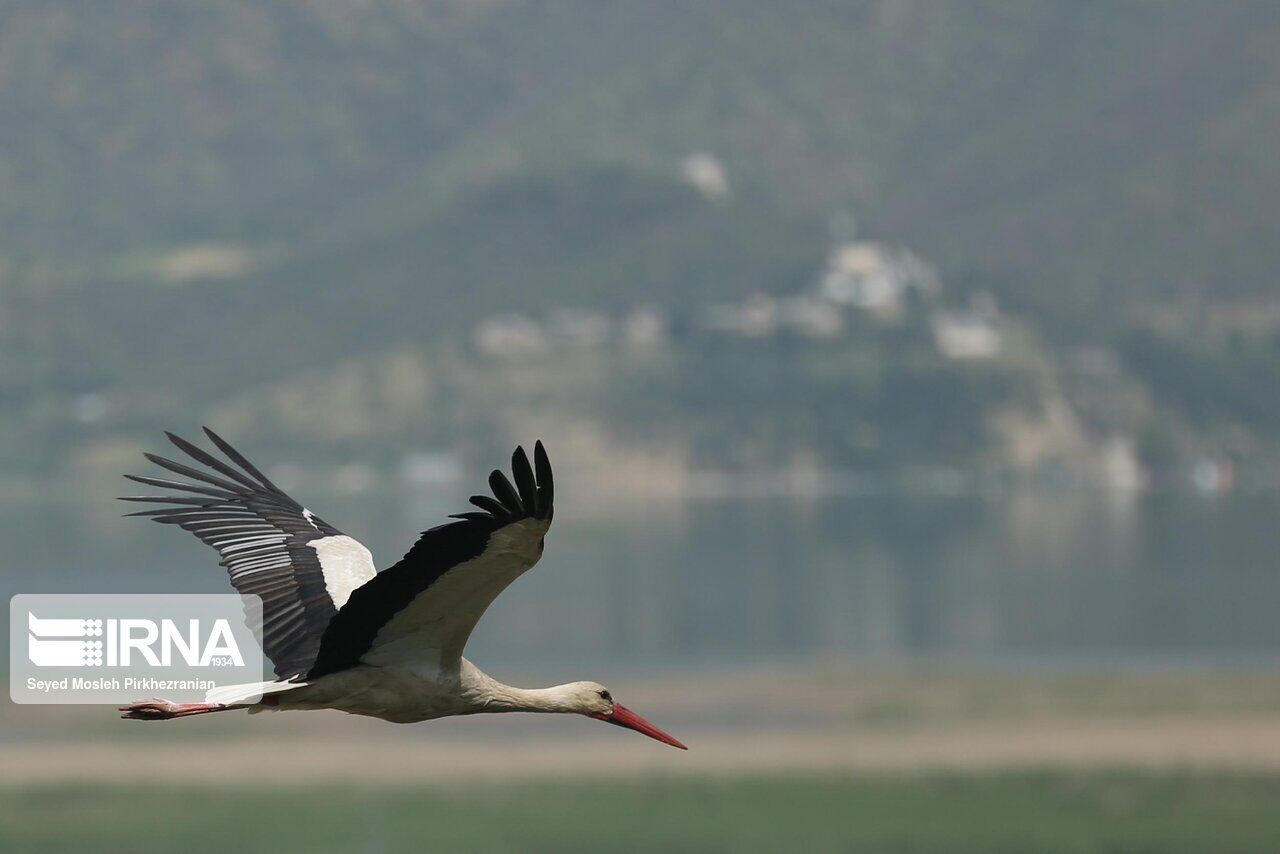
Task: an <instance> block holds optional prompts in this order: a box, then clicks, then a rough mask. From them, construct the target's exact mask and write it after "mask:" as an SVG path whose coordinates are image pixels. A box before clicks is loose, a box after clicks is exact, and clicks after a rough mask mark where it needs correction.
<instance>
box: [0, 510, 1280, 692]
mask: <svg viewBox="0 0 1280 854" xmlns="http://www.w3.org/2000/svg"><path fill="white" fill-rule="evenodd" d="M310 491H314V490H310ZM448 492H449V493H450V495H451V499H452V500H449V501H448V502H446V501H445V500H443V498H442V497H435V498H423V499H419V500H416V501H410V500H406V499H405V497H404V496H398V495H397V496H383V497H381V498H378V499H375V498H371V497H369V496H349V497H347V498H345V499H343V500H340V501H336V502H330V503H329V504H327V505H325V504H321V503H319V502H317V503H315V504H314V505H313V506H315V507H316V508H317V512H318V513H319V514H320V515H321V516H323V517H324V518H326V519H328V520H329V521H330V522H333V523H335V524H337V525H338V526H339V527H341V528H343V529H344V530H346V531H347V532H348V533H350V534H352V535H354V536H357V537H359V538H361V539H363V540H364V541H365V542H366V543H367V544H368V545H369V546H370V548H371V549H372V550H373V552H374V555H375V557H376V558H377V559H378V565H379V566H380V567H385V566H388V565H390V564H391V563H392V562H394V560H396V559H397V558H398V557H399V556H400V554H401V553H403V551H404V550H405V548H407V546H408V545H409V544H410V543H411V541H412V540H413V538H414V537H415V535H416V532H417V531H419V530H421V529H423V528H425V527H429V526H431V525H434V524H437V523H438V522H439V521H440V520H441V519H442V518H443V517H444V515H445V514H447V513H449V512H456V511H458V510H460V509H462V507H461V506H454V505H455V504H456V503H457V501H456V498H453V497H452V493H455V492H460V490H453V489H451V490H448ZM123 509H128V508H121V507H118V506H116V505H115V503H114V502H112V501H110V498H109V493H103V494H102V495H98V494H96V492H95V491H90V492H88V493H86V494H82V495H79V496H78V497H77V498H75V499H74V500H71V499H66V498H60V499H51V498H38V499H37V500H24V501H18V500H15V499H9V500H6V501H5V502H3V504H0V512H2V513H3V516H2V518H0V536H3V542H4V543H5V548H4V552H3V558H2V562H0V590H2V592H4V594H5V596H6V597H7V596H9V595H12V594H13V593H18V592H62V591H81V592H117V591H119V592H157V593H164V592H194V591H203V592H221V591H224V590H227V589H229V588H228V587H227V586H226V581H225V576H224V575H223V571H222V569H221V568H220V567H218V565H217V561H216V556H215V554H214V553H213V552H212V550H209V549H208V548H207V547H205V546H203V545H201V544H200V543H198V542H197V541H196V540H195V539H194V538H193V537H191V536H190V535H188V534H185V533H184V532H181V531H178V530H176V529H173V528H169V527H161V526H158V525H153V524H150V523H147V522H145V521H142V520H135V519H120V518H118V513H119V512H121V510H123ZM1278 520H1280V499H1277V497H1276V496H1273V495H1266V496H1232V497H1227V498H1221V499H1205V498H1200V497H1195V496H1189V495H1152V496H1142V497H1137V498H1130V499H1127V500H1121V499H1114V498H1109V497H1107V496H1105V495H1093V494H1085V493H1062V494H1055V495H1043V494H1032V495H1024V496H1004V497H1001V498H998V499H993V498H978V497H973V496H968V497H963V496H961V497H920V496H879V497H871V496H860V497H833V498H821V499H812V500H806V499H791V498H767V499H766V498H753V499H740V500H730V499H701V500H689V501H667V500H655V501H653V502H647V503H646V502H641V501H634V502H631V503H628V504H620V505H618V506H616V507H610V506H609V504H608V503H607V502H606V503H600V504H599V505H593V506H588V505H587V504H585V503H583V504H579V505H577V506H575V505H574V503H573V502H572V501H569V500H564V501H562V502H561V504H560V506H558V507H557V518H556V524H555V526H554V528H553V529H552V531H551V533H550V534H549V536H548V539H547V551H546V556H545V558H544V559H543V561H542V563H541V564H540V565H539V566H538V567H537V568H536V570H534V572H532V573H531V574H529V575H526V576H525V577H524V578H522V579H521V580H520V581H518V582H516V584H515V585H513V587H512V588H511V589H509V590H508V591H507V592H506V593H505V594H504V595H503V596H502V597H501V598H500V599H499V601H498V602H497V603H496V604H495V605H494V607H493V608H492V609H491V610H490V612H489V614H488V615H487V616H486V618H485V620H484V621H482V623H481V625H480V628H479V629H478V630H477V633H476V635H475V636H474V638H473V640H472V644H471V646H470V647H469V649H468V654H469V655H471V656H473V657H474V658H476V659H478V660H480V661H483V662H485V663H486V664H488V665H490V666H492V665H494V664H507V665H516V666H528V667H534V668H538V669H544V668H549V667H550V668H555V669H556V670H557V671H558V670H559V669H560V668H561V667H562V666H563V668H564V669H565V670H566V672H567V671H572V670H574V665H580V664H592V663H596V664H600V663H607V664H612V665H636V666H662V667H683V666H689V667H700V666H714V665H718V664H744V663H753V662H772V661H784V660H786V661H794V660H797V659H800V660H807V661H808V660H811V661H853V662H864V661H865V662H882V661H898V660H902V659H945V660H948V661H953V660H954V661H961V662H968V663H974V664H986V663H996V664H1002V665H1022V664H1026V665H1027V666H1050V665H1053V666H1077V665H1081V666H1093V665H1098V664H1104V665H1106V664H1127V663H1145V664H1152V663H1155V664H1180V663H1210V664H1220V665H1237V664H1238V665H1257V664H1270V663H1271V662H1273V661H1275V660H1276V656H1277V655H1280V618H1278V617H1277V609H1278V606H1280V558H1278V557H1277V548H1276V545H1277V542H1278V541H1280V525H1278V524H1277V521H1278Z"/></svg>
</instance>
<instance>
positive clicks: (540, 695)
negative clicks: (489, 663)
mask: <svg viewBox="0 0 1280 854" xmlns="http://www.w3.org/2000/svg"><path fill="white" fill-rule="evenodd" d="M567 687H568V686H565V685H554V686H552V687H550V688H517V687H515V686H514V685H504V684H502V683H501V682H497V681H494V682H493V684H492V685H491V686H490V690H489V691H488V696H487V697H486V698H485V700H486V702H485V709H484V710H485V711H486V712H562V713H563V712H572V711H575V709H574V708H572V707H571V706H570V704H569V702H568V701H569V696H568V695H567V694H566V692H565V690H564V689H565V688H567Z"/></svg>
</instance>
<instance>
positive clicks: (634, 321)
mask: <svg viewBox="0 0 1280 854" xmlns="http://www.w3.org/2000/svg"><path fill="white" fill-rule="evenodd" d="M667 335H668V331H667V318H666V317H665V316H664V315H663V314H662V313H661V312H659V311H658V310H657V309H653V308H637V309H635V310H634V311H632V312H631V313H630V314H628V315H627V316H626V317H625V318H624V319H623V321H622V340H623V342H624V343H625V344H626V345H627V346H628V347H635V348H645V347H657V346H660V345H661V344H664V343H665V342H666V340H667Z"/></svg>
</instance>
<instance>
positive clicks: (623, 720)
mask: <svg viewBox="0 0 1280 854" xmlns="http://www.w3.org/2000/svg"><path fill="white" fill-rule="evenodd" d="M565 687H567V688H570V689H571V698H572V700H571V702H572V703H573V711H575V712H577V713H578V714H580V715H586V716H587V717H589V718H595V719H596V720H598V721H604V722H606V723H611V724H616V725H617V726H621V727H626V728H627V729H633V730H635V731H636V732H639V733H643V734H644V735H647V736H649V738H653V739H657V740H658V741H661V742H662V743H663V744H669V745H671V746H672V747H678V748H680V749H681V750H688V749H689V748H687V747H685V746H684V745H683V744H681V743H680V740H679V739H677V738H675V737H673V736H670V735H668V734H667V733H665V732H663V731H662V730H660V729H658V728H657V727H656V726H654V725H653V724H651V723H649V722H648V721H646V720H645V719H644V718H642V717H640V716H639V715H637V714H636V713H635V712H633V711H631V710H630V709H628V708H627V707H626V706H624V705H622V704H621V703H619V702H617V701H615V700H614V699H613V694H611V693H610V692H609V689H608V688H606V687H604V686H603V685H601V684H600V683H599V682H574V683H572V684H571V685H567V686H565Z"/></svg>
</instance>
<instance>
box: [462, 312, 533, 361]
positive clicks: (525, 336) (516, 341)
mask: <svg viewBox="0 0 1280 854" xmlns="http://www.w3.org/2000/svg"><path fill="white" fill-rule="evenodd" d="M475 345H476V349H477V350H479V351H480V352H481V353H484V354H485V355H488V356H496V357H499V358H509V357H513V356H524V355H528V354H530V353H536V352H539V351H541V350H543V349H545V347H546V345H547V336H546V333H545V332H544V331H543V329H542V326H541V325H540V324H539V323H538V322H537V321H536V320H532V319H531V318H528V317H524V316H523V315H518V314H509V315H502V316H499V317H489V318H486V319H485V320H483V321H481V323H480V325H479V326H478V327H476V332H475Z"/></svg>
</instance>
